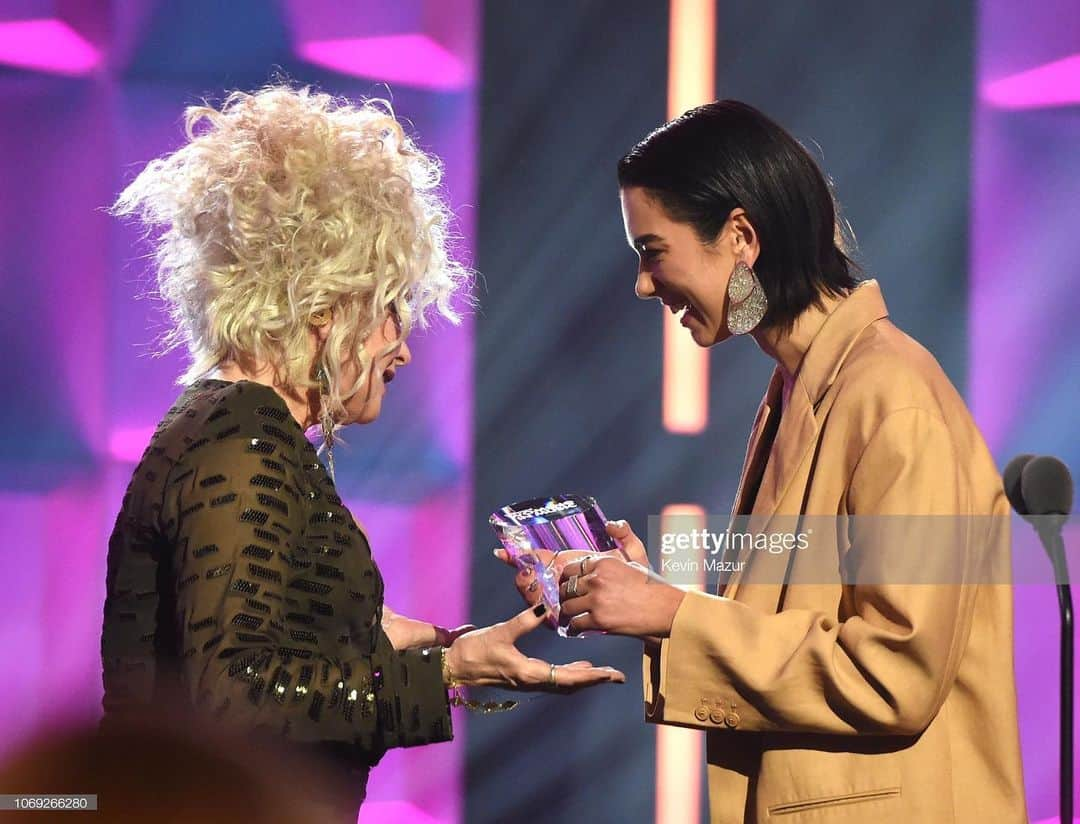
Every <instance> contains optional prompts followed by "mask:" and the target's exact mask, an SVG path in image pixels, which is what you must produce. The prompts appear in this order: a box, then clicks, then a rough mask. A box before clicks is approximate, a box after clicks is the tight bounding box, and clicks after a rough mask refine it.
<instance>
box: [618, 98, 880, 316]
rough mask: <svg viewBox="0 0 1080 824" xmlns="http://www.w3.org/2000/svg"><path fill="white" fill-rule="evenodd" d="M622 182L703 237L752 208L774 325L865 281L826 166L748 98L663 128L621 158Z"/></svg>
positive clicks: (700, 111) (762, 277) (700, 108)
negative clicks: (846, 238)
mask: <svg viewBox="0 0 1080 824" xmlns="http://www.w3.org/2000/svg"><path fill="white" fill-rule="evenodd" d="M619 186H620V187H621V188H626V187H629V186H640V187H642V188H644V189H646V190H647V191H649V192H650V194H651V195H652V196H654V197H655V198H656V199H657V200H658V201H659V203H660V204H661V206H663V208H664V210H665V212H667V214H668V215H669V216H670V217H671V218H672V219H673V220H676V221H679V222H681V223H688V224H690V225H691V226H693V228H694V231H695V233H696V234H697V236H698V238H699V239H700V240H701V241H702V243H710V242H712V241H713V240H715V239H716V237H717V235H718V234H719V233H720V230H721V229H722V228H723V226H724V223H725V222H726V221H727V218H728V215H729V214H730V213H731V210H732V209H734V208H736V207H742V208H743V209H744V210H745V211H746V216H747V219H748V220H749V221H750V223H751V224H752V225H753V226H754V229H755V230H756V231H757V234H758V238H759V241H760V245H761V253H760V255H759V256H758V259H757V261H756V263H755V264H754V271H755V272H756V273H757V275H758V279H759V280H760V281H761V285H762V288H763V289H764V290H765V296H766V297H767V298H768V301H769V309H768V312H767V313H766V315H765V317H764V318H763V320H762V322H763V323H764V324H765V325H770V326H779V327H782V328H787V329H790V328H791V326H792V324H794V322H795V319H796V318H797V317H798V316H799V315H800V314H802V312H803V311H804V310H805V309H807V308H808V307H809V306H810V305H811V304H817V303H819V301H820V298H821V296H822V294H823V293H829V294H833V295H839V294H842V293H843V292H844V291H845V290H848V289H851V288H854V286H855V285H856V284H857V283H858V282H859V277H857V275H861V271H860V269H859V267H858V265H857V264H856V263H855V262H854V261H852V260H851V258H849V257H848V255H847V254H846V253H845V251H844V249H843V248H841V245H839V244H838V243H837V240H838V239H839V237H840V235H839V233H838V232H837V230H836V223H837V216H836V211H837V207H836V202H835V201H834V199H833V195H832V191H831V190H830V188H829V184H828V181H827V180H826V178H825V175H824V174H822V172H821V170H820V169H819V168H818V166H817V164H816V163H815V162H814V159H813V158H812V157H811V156H810V154H809V152H807V151H806V149H804V148H803V147H802V145H800V143H799V142H798V141H797V140H796V139H795V138H794V137H792V136H791V135H790V134H789V133H788V132H787V131H785V130H784V128H783V127H781V126H780V125H779V124H777V123H775V122H774V121H772V120H770V119H769V118H768V117H766V116H765V115H764V114H762V113H761V112H760V111H758V110H757V109H755V108H754V107H753V106H749V105H747V104H746V103H742V102H740V101H738V100H718V101H716V102H714V103H708V104H706V105H704V106H698V107H697V108H695V109H691V110H690V111H688V112H686V114H684V115H682V116H680V117H678V118H676V119H675V120H672V121H671V122H670V123H666V124H664V125H663V126H661V127H660V128H658V129H656V130H655V131H654V132H652V133H651V134H650V135H649V136H648V137H646V138H645V139H644V140H642V141H641V142H640V143H638V144H637V145H636V146H634V148H632V149H631V150H630V151H629V152H627V153H626V155H625V156H624V157H623V158H622V160H620V161H619Z"/></svg>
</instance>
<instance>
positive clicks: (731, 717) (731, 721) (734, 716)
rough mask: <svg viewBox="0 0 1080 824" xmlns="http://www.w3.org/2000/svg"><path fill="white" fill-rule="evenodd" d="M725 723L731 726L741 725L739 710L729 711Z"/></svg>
mask: <svg viewBox="0 0 1080 824" xmlns="http://www.w3.org/2000/svg"><path fill="white" fill-rule="evenodd" d="M724 723H725V724H727V725H728V726H729V727H737V726H738V725H739V714H738V713H737V712H734V711H733V712H729V713H728V714H727V716H726V717H725V718H724Z"/></svg>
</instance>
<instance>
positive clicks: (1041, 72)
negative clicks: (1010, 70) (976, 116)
mask: <svg viewBox="0 0 1080 824" xmlns="http://www.w3.org/2000/svg"><path fill="white" fill-rule="evenodd" d="M982 97H983V99H984V100H985V101H986V102H987V103H989V104H990V105H992V106H997V107H999V108H1002V109H1034V108H1050V107H1054V106H1072V105H1075V104H1077V103H1080V54H1074V55H1073V56H1072V57H1065V58H1063V59H1061V60H1054V61H1053V62H1051V63H1046V64H1044V65H1042V66H1036V67H1035V68H1034V69H1028V70H1027V71H1023V72H1019V73H1017V74H1012V75H1009V76H1008V77H1003V78H1001V79H1000V80H995V81H993V82H992V83H987V84H986V85H985V86H983V88H982Z"/></svg>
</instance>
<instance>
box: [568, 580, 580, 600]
mask: <svg viewBox="0 0 1080 824" xmlns="http://www.w3.org/2000/svg"><path fill="white" fill-rule="evenodd" d="M577 582H578V577H577V576H576V575H571V576H570V580H569V581H567V582H566V597H567V598H574V597H576V596H577Z"/></svg>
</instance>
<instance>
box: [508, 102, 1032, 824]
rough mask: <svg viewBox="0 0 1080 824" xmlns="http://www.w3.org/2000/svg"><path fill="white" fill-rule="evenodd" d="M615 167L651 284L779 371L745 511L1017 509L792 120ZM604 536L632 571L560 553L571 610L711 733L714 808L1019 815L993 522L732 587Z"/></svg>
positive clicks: (660, 702)
mask: <svg viewBox="0 0 1080 824" xmlns="http://www.w3.org/2000/svg"><path fill="white" fill-rule="evenodd" d="M618 172H619V185H620V193H621V198H622V207H623V215H624V218H625V223H626V233H627V238H628V240H629V242H630V244H631V245H632V246H633V248H634V250H635V251H636V252H637V253H638V255H639V257H640V265H639V267H638V275H637V293H638V295H639V296H640V297H642V298H657V299H659V300H661V301H662V302H663V303H664V304H665V305H666V306H667V307H668V308H669V309H670V310H671V311H673V312H681V313H682V323H683V325H684V326H686V327H687V328H688V329H689V330H690V332H691V333H692V335H693V338H694V340H695V341H696V342H697V344H698V345H699V346H712V345H714V344H716V343H719V342H721V341H724V340H727V339H728V338H730V337H732V336H734V335H740V334H748V335H751V336H752V337H753V338H754V340H755V341H756V342H757V344H758V346H759V347H760V348H761V349H762V351H763V352H765V354H767V355H768V356H769V357H771V358H772V359H773V360H775V361H776V369H775V371H774V373H773V377H772V381H771V382H770V384H769V387H768V390H767V391H766V393H765V398H764V400H763V401H762V404H761V407H760V410H759V412H758V417H757V420H756V421H755V423H754V426H753V431H752V435H751V438H750V444H749V448H748V450H747V455H746V462H745V465H744V468H743V473H742V479H741V482H740V487H739V492H738V495H737V499H736V503H735V513H734V514H736V515H746V516H751V517H753V518H754V519H755V520H756V521H757V522H758V523H763V522H766V521H767V520H768V519H769V518H771V517H773V516H774V515H783V516H794V518H791V520H792V521H795V520H797V519H798V518H802V517H805V516H830V517H831V518H832V519H833V520H834V522H835V519H836V518H838V517H847V516H858V517H862V518H869V517H872V516H895V515H905V516H923V515H934V516H936V515H953V516H976V515H977V516H991V515H1005V514H1006V513H1007V512H1008V505H1007V503H1006V501H1005V498H1004V496H1003V494H1002V487H1001V481H1000V478H999V476H998V473H997V471H996V470H995V467H994V463H993V460H992V459H991V456H990V453H989V452H988V450H987V448H986V446H985V444H984V442H983V439H982V438H981V436H980V435H979V432H978V431H977V429H976V427H975V424H974V422H973V421H972V418H971V415H970V414H969V412H968V410H967V408H966V406H965V405H964V401H963V400H962V398H961V397H960V395H959V394H958V393H957V391H956V390H955V389H954V388H953V386H952V385H951V384H950V382H949V380H948V378H947V377H946V376H945V374H944V372H943V371H942V370H941V368H940V367H939V365H938V364H937V362H936V361H935V360H934V358H933V357H932V356H931V355H930V354H929V353H928V352H927V351H926V350H925V349H923V348H922V347H921V346H920V345H919V344H918V343H916V342H915V341H914V340H912V339H911V338H910V337H908V336H907V335H906V334H904V333H903V332H902V331H901V330H900V329H898V328H897V327H896V326H894V325H893V324H892V322H891V321H890V320H889V318H888V312H887V310H886V308H885V303H884V300H883V298H882V293H881V290H880V289H879V287H878V284H877V283H876V282H875V281H873V280H866V281H862V282H859V281H858V280H857V278H856V275H855V269H854V266H853V264H852V263H851V261H850V260H849V259H848V257H847V255H846V254H845V253H844V251H843V249H842V247H841V246H840V245H838V243H837V238H838V233H837V231H836V215H835V211H834V203H833V200H832V197H831V193H830V191H829V187H828V185H827V183H826V180H825V178H824V176H823V175H822V173H821V172H820V171H819V170H818V168H817V166H816V165H815V163H814V161H813V160H812V159H811V157H810V156H809V155H808V154H807V152H806V151H805V150H804V149H803V148H802V146H800V145H799V143H798V142H796V141H795V140H794V139H793V138H792V137H791V136H790V135H789V134H788V133H787V132H785V131H784V130H783V129H782V128H781V127H780V126H778V125H777V124H775V123H774V122H772V121H771V120H769V119H768V118H767V117H765V116H764V115H763V114H761V113H760V112H758V111H756V110H755V109H753V108H751V107H750V106H747V105H745V104H742V103H738V102H735V101H720V102H717V103H712V104H709V105H706V106H702V107H700V108H697V109H694V110H692V111H690V112H688V113H687V114H685V115H684V116H682V117H680V118H678V119H677V120H675V121H673V122H671V123H668V124H667V125H665V126H663V127H662V128H660V129H658V130H657V131H655V132H654V133H652V134H651V135H649V136H648V137H647V138H645V139H644V140H643V141H642V142H641V143H639V144H638V145H637V146H635V147H634V148H633V149H632V150H631V151H630V152H629V153H628V154H627V155H626V156H625V157H624V158H623V159H622V161H621V162H620V164H619V170H618ZM990 520H991V519H990V518H983V519H982V521H981V523H983V524H986V523H987V522H988V521H990ZM977 521H978V519H972V518H959V519H956V518H954V519H952V520H951V521H949V523H953V524H957V523H959V524H962V525H970V524H973V523H976V522H977ZM611 531H612V533H613V534H616V535H617V536H618V537H619V538H620V540H621V541H622V545H623V549H624V551H627V552H628V554H629V555H630V556H631V557H632V558H636V559H637V561H638V562H639V563H636V564H635V563H627V562H625V561H624V560H622V559H620V558H619V557H616V556H610V557H608V556H605V557H599V558H590V559H586V560H584V561H578V562H574V563H571V564H568V565H567V566H566V567H565V568H564V569H563V571H562V578H563V584H562V597H563V610H564V620H566V619H568V620H569V621H570V627H571V631H572V632H576V631H583V630H589V629H600V630H605V631H607V632H611V633H617V634H624V635H633V636H637V637H641V638H645V639H646V656H645V667H644V674H645V700H646V714H647V717H648V719H649V720H650V721H653V722H657V723H665V724H677V725H682V726H691V727H697V728H700V729H704V730H706V731H707V732H708V762H709V789H710V798H711V807H712V820H713V821H715V822H721V821H722V822H736V821H738V822H756V821H765V820H770V821H771V820H772V819H773V817H774V816H781V815H785V816H786V815H790V816H791V818H785V819H784V820H792V821H794V820H799V821H803V820H806V821H810V820H813V821H815V822H840V821H843V822H865V821H876V822H886V821H888V822H914V821H925V822H936V823H937V824H941V823H942V822H978V824H985V822H989V821H993V822H1022V821H1026V813H1025V807H1024V791H1023V781H1022V775H1021V763H1020V747H1019V734H1018V729H1017V716H1016V699H1015V684H1014V674H1013V652H1012V650H1013V621H1012V600H1011V597H1012V596H1011V590H1010V588H1009V587H1008V586H993V585H989V584H986V583H979V580H988V578H987V576H986V574H985V569H984V568H983V566H982V565H983V564H984V563H988V561H987V559H986V558H985V557H984V552H983V548H984V547H985V540H986V534H985V532H986V530H985V529H983V530H982V531H981V532H980V530H979V529H978V528H977V527H974V526H972V527H971V528H970V529H969V528H967V527H966V526H962V527H961V529H960V530H959V534H957V535H954V536H952V537H953V538H956V539H957V540H958V541H959V542H960V543H957V544H954V545H950V546H949V549H950V551H955V553H956V554H954V555H950V556H949V557H950V558H951V559H952V560H955V561H956V564H957V568H956V569H955V570H953V572H954V575H955V577H952V578H950V579H949V580H940V581H936V582H935V581H932V580H930V579H923V583H922V584H921V585H918V584H917V583H916V582H913V581H912V580H911V579H908V580H907V581H906V582H905V581H896V582H894V581H893V580H892V579H888V578H882V577H881V576H875V575H873V574H871V573H872V567H873V565H874V564H875V563H876V562H877V561H879V560H880V558H875V557H874V556H875V553H874V552H871V548H870V546H869V545H868V544H866V543H864V542H861V541H860V540H858V539H855V540H852V541H849V542H845V541H838V542H837V543H836V551H835V552H834V553H833V554H832V564H831V566H832V573H833V575H835V576H836V580H835V581H833V582H830V581H827V580H823V579H822V578H819V577H816V573H814V574H811V575H806V574H803V575H801V576H800V572H801V570H800V565H801V564H804V563H808V562H812V561H814V560H815V559H814V557H813V556H812V555H809V554H808V555H806V556H804V555H801V554H796V555H794V557H793V556H792V554H791V553H786V554H778V555H773V554H769V553H759V554H756V555H755V554H754V553H752V552H750V553H746V552H744V553H743V554H742V555H741V556H739V558H738V563H737V564H736V567H738V565H739V564H743V563H744V564H745V566H744V567H743V568H742V571H741V572H736V573H735V575H734V577H733V578H732V579H731V580H729V581H726V582H725V584H724V585H723V588H722V591H721V593H720V594H719V595H709V594H704V593H700V592H683V591H682V590H681V589H678V588H676V587H674V586H671V585H669V584H667V583H665V582H664V581H663V580H662V579H660V578H659V577H657V576H655V575H653V574H651V573H650V572H649V571H648V570H647V569H644V568H643V565H644V563H647V559H646V556H645V553H644V549H643V547H642V546H641V542H640V541H639V540H638V539H637V538H636V537H634V535H633V533H632V532H630V530H629V527H627V526H626V525H625V524H620V525H617V526H616V525H613V526H612V527H611ZM879 548H880V547H875V549H879ZM904 548H905V549H907V550H909V551H910V552H915V551H918V550H921V549H922V547H919V546H917V545H909V546H906V547H904ZM816 560H817V561H818V562H820V556H818V558H817V559H816ZM840 566H843V568H844V569H845V570H846V571H847V572H848V573H850V575H851V576H852V577H851V579H850V580H853V581H854V583H847V582H841V580H840V577H839V574H838V573H837V569H838V567H840ZM800 577H802V579H803V580H810V581H812V583H806V584H799V585H790V582H791V581H793V580H796V579H799V578H800ZM1001 580H1007V579H1004V578H1003V579H1001ZM905 583H906V584H907V585H904V584H905ZM934 583H940V584H947V585H933V584H934ZM519 584H520V582H519Z"/></svg>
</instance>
